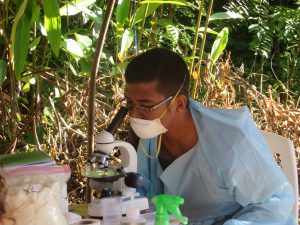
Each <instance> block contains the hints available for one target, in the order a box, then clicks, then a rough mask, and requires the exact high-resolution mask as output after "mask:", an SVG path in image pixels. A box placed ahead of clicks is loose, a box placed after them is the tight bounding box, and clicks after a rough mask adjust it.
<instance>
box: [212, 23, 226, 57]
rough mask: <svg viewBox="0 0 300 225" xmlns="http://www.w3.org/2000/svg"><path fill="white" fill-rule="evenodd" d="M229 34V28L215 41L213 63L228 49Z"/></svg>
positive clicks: (224, 29)
mask: <svg viewBox="0 0 300 225" xmlns="http://www.w3.org/2000/svg"><path fill="white" fill-rule="evenodd" d="M228 33H229V31H228V28H227V27H225V28H223V29H222V30H221V32H220V33H219V34H218V35H217V37H216V40H215V41H214V43H213V46H212V49H211V58H212V60H213V62H216V61H217V59H218V58H219V56H220V55H221V53H222V52H223V51H224V49H225V48H226V46H227V42H228Z"/></svg>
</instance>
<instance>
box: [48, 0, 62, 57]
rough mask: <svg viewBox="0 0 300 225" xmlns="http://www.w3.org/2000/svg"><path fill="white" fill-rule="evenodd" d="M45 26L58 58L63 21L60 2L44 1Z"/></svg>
mask: <svg viewBox="0 0 300 225" xmlns="http://www.w3.org/2000/svg"><path fill="white" fill-rule="evenodd" d="M44 13H45V15H44V25H45V28H46V31H47V37H48V40H49V42H50V44H51V48H52V50H53V52H54V54H55V55H56V56H57V57H58V54H59V49H60V42H61V19H60V14H59V6H58V0H44Z"/></svg>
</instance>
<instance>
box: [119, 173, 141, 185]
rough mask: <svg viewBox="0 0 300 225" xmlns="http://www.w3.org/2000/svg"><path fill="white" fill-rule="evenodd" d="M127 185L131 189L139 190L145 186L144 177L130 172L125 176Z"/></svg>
mask: <svg viewBox="0 0 300 225" xmlns="http://www.w3.org/2000/svg"><path fill="white" fill-rule="evenodd" d="M124 181H125V185H126V186H127V187H131V188H139V187H142V186H143V183H144V180H143V176H142V175H141V174H139V173H133V172H129V173H126V175H125V179H124Z"/></svg>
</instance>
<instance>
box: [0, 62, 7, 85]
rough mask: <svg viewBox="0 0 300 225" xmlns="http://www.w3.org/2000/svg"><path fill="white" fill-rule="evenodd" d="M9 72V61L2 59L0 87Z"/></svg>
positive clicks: (0, 63) (0, 64)
mask: <svg viewBox="0 0 300 225" xmlns="http://www.w3.org/2000/svg"><path fill="white" fill-rule="evenodd" d="M6 73H7V62H6V61H5V60H3V59H0V87H1V85H2V84H3V82H4V80H5V77H6Z"/></svg>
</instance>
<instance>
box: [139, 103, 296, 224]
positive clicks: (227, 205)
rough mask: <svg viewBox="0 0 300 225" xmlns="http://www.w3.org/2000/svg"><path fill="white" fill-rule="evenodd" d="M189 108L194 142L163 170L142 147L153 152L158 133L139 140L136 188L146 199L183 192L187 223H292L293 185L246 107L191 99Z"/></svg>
mask: <svg viewBox="0 0 300 225" xmlns="http://www.w3.org/2000/svg"><path fill="white" fill-rule="evenodd" d="M190 110H191V113H192V117H193V121H194V123H195V125H196V129H197V133H198V136H199V139H198V143H197V144H196V146H194V147H193V148H192V149H191V150H189V151H188V152H186V153H185V154H183V155H182V156H180V157H179V158H177V159H176V160H175V161H174V162H173V163H172V164H171V165H169V166H168V167H167V168H166V169H165V170H164V171H163V170H162V168H161V165H160V163H159V161H158V158H156V159H149V158H148V157H147V156H146V155H145V153H144V152H143V150H142V148H141V142H142V143H143V145H144V147H145V149H147V151H148V153H149V154H150V155H153V156H154V155H155V153H156V150H157V148H156V145H157V138H152V139H141V140H140V143H139V147H138V151H137V154H138V172H139V173H141V174H142V175H143V176H144V180H145V185H144V187H142V188H140V189H139V190H138V191H139V192H140V193H141V194H142V195H144V196H147V197H148V198H149V199H150V198H152V197H153V196H155V195H157V194H162V193H166V194H172V195H177V196H181V197H183V198H184V199H185V202H184V204H183V205H181V208H180V209H181V212H182V214H183V215H185V216H186V217H188V219H189V224H201V225H219V224H223V225H296V224H297V223H296V221H295V219H294V218H293V216H292V215H291V210H292V208H293V204H294V195H293V189H292V187H291V185H290V184H289V183H288V181H287V178H286V177H285V175H284V174H283V172H282V171H281V169H280V167H279V166H278V165H277V163H276V161H275V160H274V159H273V156H272V154H271V151H270V150H269V148H268V146H267V144H266V143H265V141H264V138H263V136H262V135H261V134H260V132H259V130H258V129H257V128H256V126H255V122H254V121H253V119H252V117H251V114H250V112H249V110H248V108H247V107H241V108H239V109H234V110H224V109H210V108H207V107H204V106H203V105H202V104H200V103H198V102H196V101H194V100H191V101H190ZM187 135H188V134H187ZM182 138H184V137H182Z"/></svg>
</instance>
